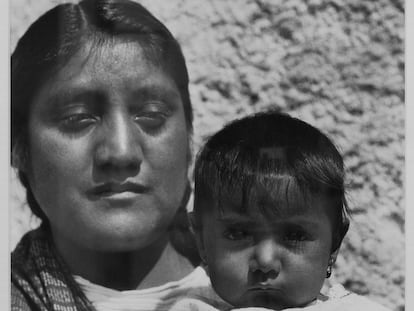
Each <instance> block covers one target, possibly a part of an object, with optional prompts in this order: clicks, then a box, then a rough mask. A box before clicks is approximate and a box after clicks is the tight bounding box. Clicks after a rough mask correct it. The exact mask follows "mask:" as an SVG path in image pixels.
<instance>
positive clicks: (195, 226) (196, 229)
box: [188, 212, 207, 265]
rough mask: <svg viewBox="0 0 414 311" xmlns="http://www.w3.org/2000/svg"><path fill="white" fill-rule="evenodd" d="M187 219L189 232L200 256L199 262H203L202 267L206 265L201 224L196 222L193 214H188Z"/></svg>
mask: <svg viewBox="0 0 414 311" xmlns="http://www.w3.org/2000/svg"><path fill="white" fill-rule="evenodd" d="M188 219H189V222H190V230H191V232H192V233H193V234H194V237H195V240H196V244H197V249H198V253H199V255H200V258H201V261H202V262H203V264H204V265H206V264H207V261H206V252H205V248H204V241H203V234H202V228H201V224H199V223H198V222H197V221H196V217H195V215H194V212H190V213H188Z"/></svg>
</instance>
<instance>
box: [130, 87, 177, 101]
mask: <svg viewBox="0 0 414 311" xmlns="http://www.w3.org/2000/svg"><path fill="white" fill-rule="evenodd" d="M133 95H134V96H137V97H147V96H154V95H155V96H158V97H161V98H167V99H178V98H180V93H179V92H178V90H175V89H174V88H172V87H165V86H160V85H145V86H141V87H137V88H136V89H135V90H134V91H133Z"/></svg>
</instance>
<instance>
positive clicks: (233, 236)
mask: <svg viewBox="0 0 414 311" xmlns="http://www.w3.org/2000/svg"><path fill="white" fill-rule="evenodd" d="M223 235H224V237H225V238H226V239H228V240H232V241H238V240H247V239H250V238H251V234H250V233H249V232H248V231H247V230H244V229H241V228H228V229H226V231H224V233H223Z"/></svg>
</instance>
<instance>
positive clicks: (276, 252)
mask: <svg viewBox="0 0 414 311" xmlns="http://www.w3.org/2000/svg"><path fill="white" fill-rule="evenodd" d="M232 202H234V200H230V199H229V200H227V202H226V200H224V202H222V203H224V205H223V206H225V208H224V211H223V212H220V211H219V210H218V209H217V208H215V211H214V212H212V213H211V214H207V215H205V216H204V217H203V222H202V231H201V237H199V244H201V245H200V248H201V252H202V255H204V257H205V259H206V261H207V264H208V269H209V274H210V278H211V281H212V284H213V287H214V288H215V290H216V291H217V293H218V294H219V295H220V296H221V297H222V298H223V299H224V300H226V301H227V302H229V303H231V304H232V305H234V306H237V307H248V306H256V307H259V306H261V307H268V308H271V309H275V310H280V309H284V308H287V307H293V306H302V305H305V304H307V303H309V302H311V301H312V300H313V299H315V298H316V296H317V295H318V293H319V291H320V289H321V287H322V285H323V281H324V279H325V277H326V269H327V266H328V261H329V258H330V256H331V246H332V215H330V213H328V210H329V209H328V206H327V205H328V204H329V202H327V201H326V200H323V199H318V200H314V202H312V207H311V208H303V209H302V210H299V211H298V210H296V211H295V212H292V213H289V212H287V213H283V214H280V215H277V216H274V217H272V218H273V219H270V218H269V217H265V216H263V215H262V214H260V213H258V212H250V213H249V212H248V213H246V214H240V213H239V212H237V207H235V206H232V204H233V205H234V203H232ZM200 239H201V240H200Z"/></svg>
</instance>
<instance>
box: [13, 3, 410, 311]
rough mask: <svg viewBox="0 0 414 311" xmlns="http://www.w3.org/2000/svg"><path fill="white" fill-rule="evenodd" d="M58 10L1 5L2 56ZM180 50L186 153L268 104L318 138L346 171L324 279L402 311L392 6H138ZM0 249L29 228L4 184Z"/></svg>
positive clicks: (18, 195) (396, 25)
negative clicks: (335, 251)
mask: <svg viewBox="0 0 414 311" xmlns="http://www.w3.org/2000/svg"><path fill="white" fill-rule="evenodd" d="M60 2H63V1H53V0H13V1H12V2H11V3H10V7H11V15H10V19H11V28H10V29H11V37H10V40H11V46H10V47H11V49H14V46H15V44H16V41H17V39H18V38H19V36H20V35H21V34H22V33H23V32H24V31H25V29H26V28H27V27H28V25H29V24H30V23H31V22H32V21H33V20H34V19H35V18H37V17H38V16H39V14H41V13H43V12H44V11H46V10H47V9H49V8H51V7H52V6H53V5H55V4H57V3H60ZM142 3H143V4H144V5H145V6H147V7H148V8H149V9H150V10H151V11H152V12H153V13H154V15H156V16H157V17H158V18H160V19H161V20H162V21H163V22H165V23H166V25H167V27H169V28H170V30H171V31H172V32H173V33H174V34H175V35H176V37H177V38H178V40H179V41H180V43H181V44H182V47H183V51H184V54H185V56H186V59H187V63H188V67H189V71H190V76H191V96H192V102H193V106H194V110H195V120H194V128H195V134H194V150H195V151H197V150H198V148H199V146H200V144H201V143H202V142H203V140H204V139H205V137H207V136H208V135H210V134H212V133H213V132H215V131H216V130H218V129H220V128H221V126H222V125H223V124H224V123H225V122H227V121H229V120H232V119H234V118H236V117H241V116H244V115H246V114H249V113H252V112H255V111H260V110H262V109H266V108H268V107H279V108H280V109H281V110H283V111H286V112H289V113H291V114H292V115H293V116H297V117H300V118H302V119H303V120H305V121H307V122H310V123H311V124H313V125H315V126H317V127H319V128H321V129H322V130H323V131H325V132H326V133H328V134H329V135H330V137H331V138H332V139H333V140H334V141H335V142H336V144H337V146H338V147H339V148H340V150H341V151H342V153H343V155H344V157H345V163H346V165H347V172H348V180H347V183H348V185H349V187H348V192H349V198H350V206H351V210H352V212H353V219H352V223H351V228H350V231H349V234H348V235H347V237H346V239H345V241H344V244H343V247H342V249H341V253H340V256H339V258H338V261H337V264H336V266H335V270H334V276H333V279H334V280H336V281H340V282H342V283H343V284H344V285H345V286H346V287H347V288H349V289H351V290H353V291H355V292H357V293H361V294H364V295H367V296H368V297H370V298H371V299H373V300H376V301H378V302H380V303H382V304H384V305H386V306H388V307H390V308H391V309H392V310H404V269H405V262H404V256H405V255H404V197H403V178H404V171H403V168H404V46H403V44H404V2H403V0H364V1H361V0H346V1H344V0H289V1H282V0H238V1H234V0H210V1H205V0H170V1H165V0H164V1H162V0H145V1H142ZM11 183H12V193H11V199H10V209H11V225H10V226H11V244H10V247H11V248H13V247H14V245H15V244H16V242H17V241H18V239H19V238H20V236H21V235H22V233H23V232H25V231H26V230H27V229H28V228H30V227H33V226H35V225H36V223H37V222H36V219H33V217H30V216H29V215H30V214H29V212H28V211H27V208H26V207H25V206H24V203H23V202H24V196H23V194H22V193H23V192H22V191H21V189H19V187H18V184H17V183H16V181H15V179H14V178H13V177H12V180H11Z"/></svg>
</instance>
